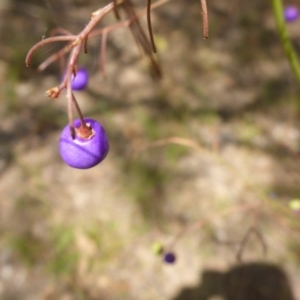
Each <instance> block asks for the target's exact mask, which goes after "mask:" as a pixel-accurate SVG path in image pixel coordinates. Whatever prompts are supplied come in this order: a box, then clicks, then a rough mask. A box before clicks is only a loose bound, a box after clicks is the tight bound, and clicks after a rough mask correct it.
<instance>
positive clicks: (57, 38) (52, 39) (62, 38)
mask: <svg viewBox="0 0 300 300" xmlns="http://www.w3.org/2000/svg"><path fill="white" fill-rule="evenodd" d="M75 39H76V37H75V36H55V37H50V38H47V39H44V40H42V41H40V42H38V43H36V44H35V45H34V46H33V47H31V48H30V50H29V51H28V53H27V55H26V59H25V64H26V66H27V67H29V65H30V62H31V58H32V55H33V53H34V52H35V51H36V50H37V49H39V48H40V47H43V46H44V45H46V44H50V43H55V42H68V41H75Z"/></svg>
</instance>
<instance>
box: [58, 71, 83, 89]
mask: <svg viewBox="0 0 300 300" xmlns="http://www.w3.org/2000/svg"><path fill="white" fill-rule="evenodd" d="M64 77H65V74H64V75H63V78H64ZM88 81H89V73H88V71H87V69H85V68H79V69H78V70H77V71H76V76H74V75H73V74H72V79H71V86H72V90H73V91H81V90H83V89H85V88H86V86H87V84H88Z"/></svg>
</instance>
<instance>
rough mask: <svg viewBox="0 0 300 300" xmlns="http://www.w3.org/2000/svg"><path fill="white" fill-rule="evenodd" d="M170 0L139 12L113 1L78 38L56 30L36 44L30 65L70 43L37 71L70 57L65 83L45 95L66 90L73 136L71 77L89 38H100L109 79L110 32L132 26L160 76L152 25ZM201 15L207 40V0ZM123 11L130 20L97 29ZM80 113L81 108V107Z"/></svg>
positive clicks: (126, 1) (54, 95)
mask: <svg viewBox="0 0 300 300" xmlns="http://www.w3.org/2000/svg"><path fill="white" fill-rule="evenodd" d="M168 1H169V0H158V1H157V2H155V3H153V4H152V3H151V0H147V6H146V8H145V9H144V10H141V11H140V12H136V11H135V9H134V5H133V3H132V1H131V0H120V1H118V0H112V2H111V3H109V4H107V5H106V6H104V7H102V8H100V9H98V10H96V11H94V12H93V13H92V14H91V16H90V21H89V22H88V24H87V25H86V26H85V28H84V29H83V30H82V31H81V32H80V33H79V34H77V35H73V34H72V33H70V32H69V31H67V30H65V29H63V28H57V29H55V30H53V31H52V32H51V33H50V37H48V38H46V39H43V40H42V41H40V42H38V43H36V44H35V45H34V46H33V47H32V48H31V49H30V50H29V51H28V54H27V56H26V59H25V63H26V65H27V66H29V65H30V63H31V59H32V56H33V54H34V53H35V52H36V51H37V50H38V49H40V48H41V47H43V46H45V45H47V44H52V43H58V42H66V43H67V44H66V45H65V46H64V47H63V48H61V49H60V50H58V51H57V52H56V53H54V54H53V55H51V56H49V57H48V58H47V59H46V60H45V61H44V62H42V63H41V64H40V65H39V67H38V70H39V71H42V70H44V69H45V68H47V67H48V66H49V65H50V64H51V63H53V62H55V61H60V62H61V65H64V64H63V63H62V61H63V60H64V58H65V56H66V55H67V54H69V57H68V63H67V66H66V70H65V76H64V79H63V81H62V82H61V83H60V84H59V85H58V86H56V87H52V88H50V89H49V90H47V91H46V96H48V97H49V98H57V97H59V95H60V93H61V91H62V90H63V89H66V90H67V101H68V116H69V124H70V128H71V134H72V136H73V137H74V127H73V113H72V107H73V105H75V106H76V108H77V110H78V108H79V106H78V104H77V102H76V99H75V97H74V95H72V88H71V80H72V75H73V76H76V63H77V60H78V57H79V54H80V52H81V51H83V52H84V53H87V42H88V38H89V37H92V36H101V35H102V39H101V48H100V49H101V50H100V55H101V58H100V69H101V74H102V76H103V77H105V76H106V73H105V66H104V63H105V57H106V47H107V43H106V41H107V35H108V33H109V32H111V31H113V30H116V29H118V28H124V27H129V28H130V29H131V31H132V33H133V36H134V38H135V40H136V42H137V44H138V45H139V46H140V47H141V49H142V50H143V52H144V53H145V54H146V55H147V56H148V57H149V59H150V63H151V70H152V73H153V75H154V76H155V77H160V76H161V72H160V68H159V65H158V63H157V61H156V59H155V56H154V55H153V53H155V52H156V46H155V42H154V37H153V30H152V22H151V10H152V9H155V8H157V7H159V6H161V5H163V4H164V3H166V2H168ZM201 7H202V16H203V36H204V38H207V37H208V20H207V8H206V0H201ZM120 10H123V12H124V13H125V14H126V17H127V19H126V20H125V21H120V22H118V23H116V24H114V25H110V26H107V27H105V28H102V29H100V30H99V29H98V30H97V29H95V27H96V26H97V25H98V24H99V23H100V21H101V20H102V19H103V18H104V16H106V15H107V14H108V13H109V12H111V11H113V12H114V14H115V17H116V19H117V20H120V19H121V15H120ZM144 14H146V16H147V25H148V32H149V38H150V41H149V40H148V37H147V35H146V34H145V33H144V31H143V28H142V26H141V25H140V22H139V18H140V17H141V16H142V15H144ZM79 110H80V108H79Z"/></svg>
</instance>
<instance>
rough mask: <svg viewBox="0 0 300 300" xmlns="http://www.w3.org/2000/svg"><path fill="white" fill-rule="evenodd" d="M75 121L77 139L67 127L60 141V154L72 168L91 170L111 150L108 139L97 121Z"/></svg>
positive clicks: (85, 119)
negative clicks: (82, 122)
mask: <svg viewBox="0 0 300 300" xmlns="http://www.w3.org/2000/svg"><path fill="white" fill-rule="evenodd" d="M84 122H85V124H81V121H80V119H77V120H75V121H74V127H75V133H76V134H75V138H74V139H73V138H72V136H71V133H70V126H69V125H67V126H66V127H65V128H64V129H63V131H62V133H61V135H60V139H59V152H60V155H61V158H62V159H63V161H64V162H65V163H66V164H67V165H69V166H70V167H72V168H76V169H89V168H92V167H94V166H96V165H98V164H99V163H100V162H101V161H102V160H103V159H104V158H105V157H106V156H107V153H108V150H109V144H108V138H107V135H106V133H105V130H104V128H103V127H102V125H101V124H100V123H99V122H97V121H96V120H93V119H89V118H84Z"/></svg>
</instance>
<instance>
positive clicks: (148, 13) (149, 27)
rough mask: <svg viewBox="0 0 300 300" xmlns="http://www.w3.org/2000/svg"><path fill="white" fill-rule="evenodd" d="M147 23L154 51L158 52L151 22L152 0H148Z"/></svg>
mask: <svg viewBox="0 0 300 300" xmlns="http://www.w3.org/2000/svg"><path fill="white" fill-rule="evenodd" d="M147 25H148V31H149V36H150V41H151V45H152V50H153V52H154V53H156V46H155V42H154V36H153V31H152V24H151V0H147Z"/></svg>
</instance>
